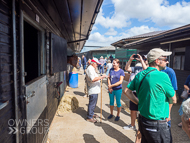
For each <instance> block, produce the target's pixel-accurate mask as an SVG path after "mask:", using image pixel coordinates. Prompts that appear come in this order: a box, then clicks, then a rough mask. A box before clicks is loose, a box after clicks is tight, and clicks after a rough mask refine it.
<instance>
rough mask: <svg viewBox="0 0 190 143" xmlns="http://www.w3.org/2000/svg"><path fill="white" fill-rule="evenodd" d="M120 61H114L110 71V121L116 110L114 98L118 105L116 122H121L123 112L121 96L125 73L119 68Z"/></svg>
mask: <svg viewBox="0 0 190 143" xmlns="http://www.w3.org/2000/svg"><path fill="white" fill-rule="evenodd" d="M119 64H120V62H119V60H118V59H115V60H113V68H111V69H110V71H109V75H108V91H109V97H110V112H111V114H110V116H109V117H108V119H111V118H112V117H113V108H114V96H115V97H116V103H117V116H116V118H115V121H119V119H120V117H119V114H120V112H121V94H122V82H123V78H124V76H125V74H124V71H123V70H122V69H120V68H119Z"/></svg>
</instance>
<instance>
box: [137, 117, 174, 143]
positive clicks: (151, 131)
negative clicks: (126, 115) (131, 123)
mask: <svg viewBox="0 0 190 143" xmlns="http://www.w3.org/2000/svg"><path fill="white" fill-rule="evenodd" d="M139 130H140V132H141V134H142V140H141V143H170V142H171V132H170V128H169V126H168V124H167V122H166V121H162V122H159V121H153V120H149V119H146V118H145V117H143V116H141V115H139Z"/></svg>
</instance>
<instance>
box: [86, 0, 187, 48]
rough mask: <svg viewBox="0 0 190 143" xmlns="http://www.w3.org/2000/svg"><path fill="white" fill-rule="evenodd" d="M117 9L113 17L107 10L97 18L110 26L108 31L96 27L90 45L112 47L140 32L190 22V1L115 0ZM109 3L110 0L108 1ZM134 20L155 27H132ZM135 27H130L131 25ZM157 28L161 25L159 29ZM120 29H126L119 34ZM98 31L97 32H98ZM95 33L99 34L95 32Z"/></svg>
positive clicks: (101, 12) (105, 25)
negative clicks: (171, 2)
mask: <svg viewBox="0 0 190 143" xmlns="http://www.w3.org/2000/svg"><path fill="white" fill-rule="evenodd" d="M111 1H112V3H113V6H114V10H115V11H114V12H113V14H112V15H111V16H109V15H105V14H104V11H103V9H102V8H101V9H100V13H99V14H98V17H97V19H96V26H97V25H101V26H102V27H103V28H105V29H108V30H107V32H105V33H104V34H103V33H102V32H101V31H100V32H99V31H98V30H99V29H98V30H97V27H96V28H94V30H93V32H92V33H91V35H90V37H89V40H88V41H87V43H86V45H92V46H93V45H97V44H98V45H100V46H108V45H110V44H111V43H113V42H116V41H118V40H120V39H123V38H127V37H131V36H135V35H138V34H143V33H148V32H152V31H158V30H162V28H161V27H164V26H167V27H170V28H176V27H179V26H182V25H186V24H189V23H190V14H189V12H190V2H185V1H182V2H177V3H175V4H173V5H170V4H169V1H167V0H111ZM107 2H108V1H107ZM131 19H137V20H138V21H140V22H142V23H143V22H147V21H148V22H151V23H153V24H152V25H153V26H154V27H153V26H146V24H147V23H143V24H142V26H138V27H137V26H132V24H133V23H132V21H131ZM129 26H130V27H132V28H130V29H128V30H126V29H127V28H128V27H129ZM155 27H157V28H155ZM117 29H122V31H124V30H125V32H122V33H118V32H117ZM95 30H96V31H95ZM94 32H95V33H94Z"/></svg>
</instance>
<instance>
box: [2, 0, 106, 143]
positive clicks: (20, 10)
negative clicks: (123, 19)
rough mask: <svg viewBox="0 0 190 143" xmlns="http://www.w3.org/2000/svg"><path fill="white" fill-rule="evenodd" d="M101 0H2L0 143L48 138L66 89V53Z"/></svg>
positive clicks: (76, 47) (85, 31) (80, 41)
mask: <svg viewBox="0 0 190 143" xmlns="http://www.w3.org/2000/svg"><path fill="white" fill-rule="evenodd" d="M102 2H103V0H90V1H89V0H17V1H16V0H0V135H1V138H0V142H1V143H12V142H16V143H22V142H23V143H41V142H46V139H47V135H48V130H49V126H50V125H51V122H52V120H53V117H54V115H55V113H56V110H57V107H58V105H59V102H60V98H61V97H62V96H63V95H64V92H65V88H66V70H67V55H68V54H67V53H73V54H74V53H76V52H80V51H81V49H82V48H83V46H84V44H85V42H86V40H87V39H88V37H89V35H90V32H91V30H92V27H93V25H94V23H95V20H96V17H97V14H98V13H99V10H100V7H101V5H102ZM68 51H69V52H68ZM69 56H72V54H70V55H69ZM58 93H60V96H59V94H58Z"/></svg>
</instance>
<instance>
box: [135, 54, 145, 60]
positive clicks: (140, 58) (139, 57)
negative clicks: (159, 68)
mask: <svg viewBox="0 0 190 143" xmlns="http://www.w3.org/2000/svg"><path fill="white" fill-rule="evenodd" d="M137 55H138V58H136V60H138V61H140V62H142V61H143V58H142V57H141V55H139V54H137Z"/></svg>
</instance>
